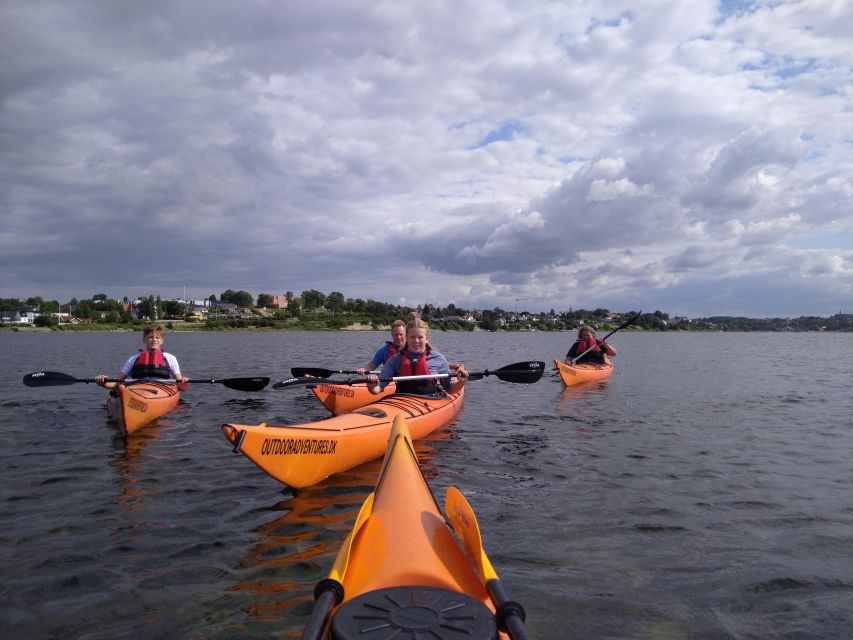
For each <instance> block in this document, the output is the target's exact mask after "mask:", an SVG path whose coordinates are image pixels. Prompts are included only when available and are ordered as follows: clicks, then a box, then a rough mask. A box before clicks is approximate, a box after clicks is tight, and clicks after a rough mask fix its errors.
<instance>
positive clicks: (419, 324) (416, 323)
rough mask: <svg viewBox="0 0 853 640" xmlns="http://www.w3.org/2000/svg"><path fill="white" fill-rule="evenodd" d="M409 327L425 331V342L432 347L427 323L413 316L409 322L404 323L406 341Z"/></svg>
mask: <svg viewBox="0 0 853 640" xmlns="http://www.w3.org/2000/svg"><path fill="white" fill-rule="evenodd" d="M409 329H423V330H424V331H426V343H427V344H428V345H429V348H430V349H432V344H430V341H429V325H428V324H427V323H426V322H424V321H423V320H421V319H420V318H415V319H414V320H409V324H407V325H406V341H407V342H408V339H409Z"/></svg>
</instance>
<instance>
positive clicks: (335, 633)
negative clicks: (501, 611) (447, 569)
mask: <svg viewBox="0 0 853 640" xmlns="http://www.w3.org/2000/svg"><path fill="white" fill-rule="evenodd" d="M398 634H399V637H401V638H435V640H451V639H453V640H460V638H465V640H496V638H497V637H498V631H497V624H496V623H495V616H494V614H493V613H492V612H491V610H490V609H489V608H488V607H486V605H484V604H483V603H482V602H480V601H479V600H475V599H474V598H472V597H471V596H469V595H466V594H464V593H458V592H456V591H450V590H448V589H439V588H437V587H388V588H385V589H377V590H375V591H369V592H367V593H363V594H362V595H360V596H358V597H356V598H353V599H352V600H349V601H347V602H345V603H343V604H342V605H341V606H340V607H339V608H338V610H337V612H336V613H335V616H334V618H333V620H332V634H331V638H332V640H356V639H358V640H371V639H373V638H377V639H379V638H391V637H398Z"/></svg>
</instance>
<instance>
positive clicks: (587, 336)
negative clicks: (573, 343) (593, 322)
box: [578, 324, 595, 340]
mask: <svg viewBox="0 0 853 640" xmlns="http://www.w3.org/2000/svg"><path fill="white" fill-rule="evenodd" d="M578 338H580V339H581V340H592V339H593V338H595V329H593V328H592V327H590V326H589V325H585V324H583V325H581V326H580V328H578Z"/></svg>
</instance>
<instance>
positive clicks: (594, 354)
mask: <svg viewBox="0 0 853 640" xmlns="http://www.w3.org/2000/svg"><path fill="white" fill-rule="evenodd" d="M584 352H586V355H584V356H583V357H582V358H581V359H580V360H578V361H577V362H576V363H575V364H583V363H585V362H590V363H593V364H606V363H607V356H615V355H616V349H614V348H613V347H611V346H610V345H609V344H607V343H606V342H604V341H603V340H596V339H595V329H593V328H592V327H588V326H587V325H582V326H581V327H580V329H578V339H577V340H575V343H574V344H573V345H572V346H571V348H570V349H569V352H568V353H567V354H566V364H572V360H573V359H575V358H577V357H578V356H579V355H581V354H582V353H584Z"/></svg>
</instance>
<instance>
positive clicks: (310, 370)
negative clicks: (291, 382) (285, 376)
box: [290, 367, 358, 378]
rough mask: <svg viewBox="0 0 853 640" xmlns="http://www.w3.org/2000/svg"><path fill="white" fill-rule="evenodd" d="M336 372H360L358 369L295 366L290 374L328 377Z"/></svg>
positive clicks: (299, 376)
mask: <svg viewBox="0 0 853 640" xmlns="http://www.w3.org/2000/svg"><path fill="white" fill-rule="evenodd" d="M336 373H358V371H347V370H342V371H333V370H332V369H320V368H318V367H293V368H292V369H291V370H290V375H292V376H293V377H294V378H304V377H305V376H309V377H314V378H328V377H329V376H331V375H334V374H336Z"/></svg>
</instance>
